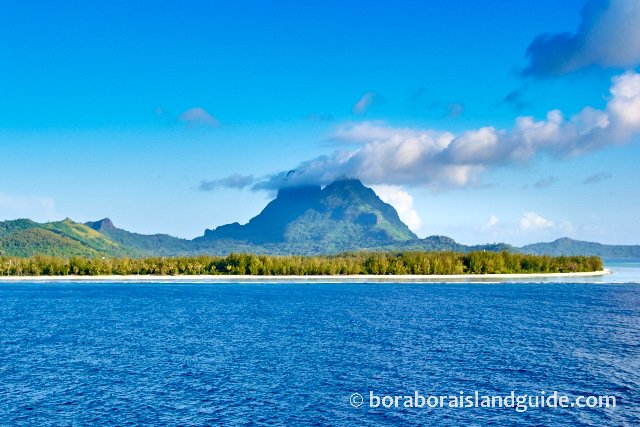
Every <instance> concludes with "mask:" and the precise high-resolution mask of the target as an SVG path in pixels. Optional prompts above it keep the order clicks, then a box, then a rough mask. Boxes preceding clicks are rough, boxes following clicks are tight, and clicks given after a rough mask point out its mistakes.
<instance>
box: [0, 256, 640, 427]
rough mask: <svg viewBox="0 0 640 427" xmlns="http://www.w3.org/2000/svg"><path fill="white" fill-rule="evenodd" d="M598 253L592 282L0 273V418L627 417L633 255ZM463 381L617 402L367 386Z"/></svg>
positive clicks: (55, 421)
mask: <svg viewBox="0 0 640 427" xmlns="http://www.w3.org/2000/svg"><path fill="white" fill-rule="evenodd" d="M610 267H613V268H614V271H615V274H613V275H611V276H606V277H607V278H605V279H602V278H599V279H588V280H586V281H585V282H590V283H518V284H510V283H500V284H460V283H457V284H426V285H419V284H376V285H366V284H306V285H300V284H262V285H260V284H214V285H207V284H132V283H125V284H122V283H102V284H98V283H82V284H78V283H75V284H72V283H55V284H6V283H5V284H0V300H1V301H2V304H1V305H0V342H1V345H0V424H2V425H231V426H236V425H237V426H244V425H284V426H294V425H338V426H355V425H369V426H379V425H383V426H384V425H450V426H467V425H501V426H502V425H507V426H508V425H532V426H533V425H567V426H575V425H590V426H621V425H627V426H635V425H640V285H638V284H637V283H633V280H634V279H633V275H634V274H636V276H635V277H636V279H635V280H636V281H637V278H638V276H637V273H638V268H637V266H629V265H617V264H615V263H613V264H612V265H610ZM634 269H635V270H634ZM607 280H608V281H609V282H625V281H626V282H630V283H618V284H610V283H607V282H606V281H607ZM602 281H604V282H602ZM476 390H477V391H479V393H481V394H496V395H507V394H508V393H510V392H511V391H512V390H514V391H515V392H516V393H519V394H525V393H527V394H538V393H540V392H541V391H545V392H547V393H551V392H553V391H556V390H557V391H558V392H559V393H563V394H566V395H568V396H571V397H575V396H578V395H612V396H615V397H616V399H617V407H616V408H591V409H587V408H581V409H578V408H566V409H561V408H531V409H529V410H527V411H525V412H518V411H516V410H515V409H511V408H489V409H487V408H447V407H445V408H431V409H428V408H404V407H399V408H395V407H391V408H384V407H377V408H375V407H371V406H370V401H369V393H370V392H373V393H375V394H376V395H398V394H400V395H406V394H412V393H414V391H417V392H419V393H420V394H422V395H428V394H434V395H440V394H445V395H450V394H459V393H460V391H463V392H464V393H467V394H469V393H473V392H474V391H476ZM353 393H360V394H361V395H363V396H364V398H365V400H366V401H365V402H364V404H363V405H362V406H360V407H358V408H356V407H354V406H352V405H351V404H350V397H351V396H352V395H353Z"/></svg>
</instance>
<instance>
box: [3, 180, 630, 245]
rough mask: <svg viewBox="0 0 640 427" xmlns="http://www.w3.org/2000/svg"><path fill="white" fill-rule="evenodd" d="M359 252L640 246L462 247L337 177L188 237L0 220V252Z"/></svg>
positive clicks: (97, 225) (104, 223)
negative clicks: (419, 228) (419, 229)
mask: <svg viewBox="0 0 640 427" xmlns="http://www.w3.org/2000/svg"><path fill="white" fill-rule="evenodd" d="M362 250H367V251H455V252H468V251H472V250H486V251H508V252H523V253H531V254H548V255H597V256H601V257H603V258H640V246H620V245H602V244H599V243H592V242H582V241H577V240H572V239H567V238H562V239H558V240H556V241H553V242H548V243H536V244H532V245H527V246H524V247H522V248H517V247H513V246H511V245H508V244H505V243H496V244H488V245H476V246H466V245H463V244H460V243H458V242H456V241H455V240H453V239H451V238H450V237H447V236H429V237H426V238H424V239H420V238H418V237H417V236H416V235H415V234H414V233H413V232H411V230H409V228H408V227H407V226H406V225H405V224H404V223H403V222H402V221H401V220H400V218H399V217H398V214H397V212H396V210H395V209H394V208H393V207H392V206H391V205H389V204H387V203H384V202H383V201H382V200H380V198H379V197H378V196H377V195H376V194H375V192H374V191H373V190H371V189H370V188H367V187H365V186H364V185H362V183H361V182H360V181H358V180H354V179H344V180H339V181H336V182H334V183H332V184H330V185H328V186H326V187H325V188H323V189H321V188H320V187H318V186H307V187H298V188H288V189H282V190H281V191H280V192H279V193H278V196H277V197H276V198H275V199H274V200H272V201H271V202H270V203H269V204H268V205H267V206H266V207H265V208H264V209H263V210H262V212H260V214H258V215H257V216H255V217H254V218H252V219H251V220H250V221H249V222H248V223H247V224H244V225H240V224H238V223H233V224H228V225H223V226H220V227H217V228H216V229H214V230H206V231H205V233H204V235H203V236H201V237H198V238H196V239H194V240H185V239H179V238H176V237H172V236H169V235H166V234H154V235H143V234H138V233H132V232H129V231H127V230H123V229H119V228H117V227H115V226H114V225H113V223H112V222H111V220H109V219H108V218H104V219H102V220H99V221H94V222H87V223H86V224H81V223H77V222H74V221H72V220H70V219H68V218H67V219H65V220H63V221H56V222H48V223H44V224H39V223H37V222H34V221H32V220H30V219H17V220H12V221H4V222H0V256H19V257H28V256H33V255H38V254H41V255H52V256H61V257H71V256H85V257H102V256H105V257H122V256H128V257H143V256H175V255H194V254H209V255H227V254H229V253H231V252H251V253H258V254H277V255H290V254H297V255H317V254H334V253H340V252H346V251H362Z"/></svg>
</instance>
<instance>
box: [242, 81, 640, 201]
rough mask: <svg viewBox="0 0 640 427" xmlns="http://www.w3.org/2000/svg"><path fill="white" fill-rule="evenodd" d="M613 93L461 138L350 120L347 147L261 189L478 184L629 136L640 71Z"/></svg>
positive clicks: (639, 100)
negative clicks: (603, 102)
mask: <svg viewBox="0 0 640 427" xmlns="http://www.w3.org/2000/svg"><path fill="white" fill-rule="evenodd" d="M610 92H611V98H610V100H609V102H608V103H607V106H606V108H605V109H604V110H596V109H593V108H591V107H586V108H584V109H582V110H581V111H580V112H578V113H577V114H574V115H573V116H570V117H569V118H566V117H565V116H564V115H563V114H562V112H560V111H559V110H552V111H550V112H548V113H547V115H546V118H545V119H544V120H536V119H534V118H533V117H530V116H522V117H518V118H517V119H516V121H515V125H514V126H513V127H512V128H511V129H508V130H501V129H496V128H494V127H490V126H487V127H482V128H479V129H472V130H468V131H466V132H462V133H461V134H459V135H457V136H456V135H454V134H453V133H451V132H444V131H436V130H432V129H419V128H398V127H392V126H388V125H386V124H384V123H381V122H361V123H346V124H343V125H341V126H339V127H338V128H337V130H336V132H335V136H334V139H335V140H337V141H340V142H343V143H344V144H345V145H344V147H345V148H344V149H342V150H338V151H336V152H334V153H333V154H331V155H329V156H322V157H318V158H315V159H312V160H309V161H305V162H302V163H300V164H299V165H298V166H297V167H296V168H294V169H293V170H292V171H285V172H281V173H278V174H275V175H272V176H270V177H267V178H266V179H265V180H262V181H260V182H258V183H257V184H256V185H255V187H254V188H256V189H274V188H280V187H283V186H291V185H301V184H312V183H313V184H328V183H330V182H332V181H334V180H335V179H338V178H341V177H354V178H359V179H361V180H363V181H364V182H365V183H366V184H368V185H420V186H427V187H430V188H432V189H446V188H450V187H466V186H475V185H478V184H479V183H480V181H481V177H482V174H483V173H484V172H485V171H486V170H490V169H495V168H497V167H503V166H518V165H521V164H523V163H525V162H527V161H529V160H531V159H532V158H534V157H535V156H536V155H538V154H541V153H544V154H547V155H550V156H556V157H568V156H577V155H581V154H584V153H587V152H589V151H593V150H596V149H599V148H602V147H604V146H607V145H611V144H615V143H625V142H628V141H629V140H630V138H631V137H633V136H634V135H636V134H637V133H638V132H640V75H639V74H636V73H634V72H628V73H625V74H623V75H620V76H617V77H615V78H614V79H613V80H612V86H611V90H610ZM347 147H352V148H351V149H347Z"/></svg>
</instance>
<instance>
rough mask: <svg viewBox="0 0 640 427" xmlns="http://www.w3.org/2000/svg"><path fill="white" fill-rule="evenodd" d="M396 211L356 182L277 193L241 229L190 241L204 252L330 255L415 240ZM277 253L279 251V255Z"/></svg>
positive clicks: (232, 226)
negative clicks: (242, 249)
mask: <svg viewBox="0 0 640 427" xmlns="http://www.w3.org/2000/svg"><path fill="white" fill-rule="evenodd" d="M416 239H417V236H416V235H415V234H414V233H413V232H411V230H409V228H408V227H407V226H406V225H405V224H404V223H403V222H402V221H401V220H400V218H399V217H398V214H397V212H396V211H395V209H394V208H393V207H392V206H391V205H389V204H387V203H384V202H383V201H382V200H380V198H379V197H378V196H377V195H376V194H375V192H374V191H373V190H371V189H370V188H367V187H365V186H364V185H362V183H361V182H360V181H358V180H355V179H345V180H339V181H336V182H334V183H332V184H330V185H328V186H326V187H325V188H324V189H320V187H313V186H309V187H297V188H291V189H283V190H280V192H279V193H278V196H277V197H276V199H275V200H273V201H272V202H270V203H269V204H268V205H267V206H266V207H265V208H264V210H263V211H262V212H261V213H260V214H259V215H257V216H256V217H254V218H252V219H251V220H250V221H249V223H247V224H246V225H240V224H238V223H234V224H229V225H224V226H221V227H218V228H216V229H215V230H206V231H205V234H204V236H203V237H200V238H198V239H195V242H196V243H197V244H199V245H200V247H201V248H202V249H203V250H206V249H207V248H209V249H214V248H219V247H220V244H226V245H229V244H235V245H245V246H246V245H258V246H261V247H262V248H264V249H267V250H269V251H274V250H275V252H281V250H282V252H291V253H302V254H308V253H335V252H342V251H350V250H359V249H366V248H374V247H380V246H386V245H392V244H400V243H402V242H408V241H411V240H416ZM278 249H280V250H278Z"/></svg>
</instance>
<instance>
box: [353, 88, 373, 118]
mask: <svg viewBox="0 0 640 427" xmlns="http://www.w3.org/2000/svg"><path fill="white" fill-rule="evenodd" d="M375 98H376V94H375V93H374V92H367V93H365V94H364V95H362V97H361V98H360V99H359V100H358V102H356V103H355V105H354V106H353V113H354V114H364V113H366V112H367V110H368V109H369V107H371V105H372V104H373V101H374V100H375Z"/></svg>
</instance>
